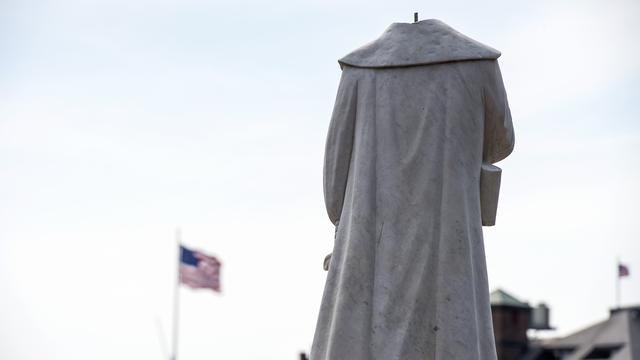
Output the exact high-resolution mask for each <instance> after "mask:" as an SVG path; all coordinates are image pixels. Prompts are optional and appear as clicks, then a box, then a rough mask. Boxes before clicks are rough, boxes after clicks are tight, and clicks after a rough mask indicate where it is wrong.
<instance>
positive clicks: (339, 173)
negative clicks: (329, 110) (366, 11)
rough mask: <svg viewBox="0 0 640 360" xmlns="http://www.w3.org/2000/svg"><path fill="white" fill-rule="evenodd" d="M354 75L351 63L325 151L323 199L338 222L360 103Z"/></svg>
mask: <svg viewBox="0 0 640 360" xmlns="http://www.w3.org/2000/svg"><path fill="white" fill-rule="evenodd" d="M354 75H355V74H353V69H350V68H349V67H345V69H344V71H343V72H342V77H341V78H340V86H339V87H338V95H337V98H336V102H335V105H334V108H333V115H332V116H331V122H330V124H329V132H328V134H327V143H326V147H325V153H324V176H323V180H324V181H323V183H324V200H325V205H326V207H327V213H328V215H329V219H330V220H331V222H332V223H333V224H335V225H337V224H338V222H339V221H340V214H341V213H342V206H343V203H344V196H345V192H346V188H347V179H348V177H349V166H350V163H351V154H352V149H353V140H354V131H355V122H356V104H357V81H356V79H355V76H354Z"/></svg>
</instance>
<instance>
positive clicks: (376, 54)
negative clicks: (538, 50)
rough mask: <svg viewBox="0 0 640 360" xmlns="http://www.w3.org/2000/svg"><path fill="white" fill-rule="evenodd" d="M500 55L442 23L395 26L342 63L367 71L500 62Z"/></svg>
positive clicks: (426, 21)
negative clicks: (454, 63)
mask: <svg viewBox="0 0 640 360" xmlns="http://www.w3.org/2000/svg"><path fill="white" fill-rule="evenodd" d="M498 57H500V52H499V51H497V50H496V49H493V48H491V47H489V46H487V45H484V44H481V43H479V42H478V41H475V40H473V39H471V38H470V37H467V36H465V35H463V34H462V33H460V32H458V31H456V30H455V29H453V28H452V27H450V26H448V25H447V24H445V23H443V22H442V21H440V20H435V19H432V20H423V21H420V22H417V23H413V24H406V23H394V24H391V26H389V27H388V28H387V30H386V31H385V32H384V33H383V34H382V36H380V37H379V38H378V39H376V40H374V41H372V42H370V43H368V44H367V45H364V46H362V47H361V48H359V49H357V50H355V51H353V52H351V53H350V54H348V55H347V56H345V57H343V58H342V59H340V60H338V63H340V67H344V65H349V66H354V67H363V68H389V67H403V66H417V65H428V64H437V63H444V62H451V61H465V60H485V59H493V60H495V59H497V58H498Z"/></svg>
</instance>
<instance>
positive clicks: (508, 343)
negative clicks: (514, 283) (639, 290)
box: [491, 289, 640, 360]
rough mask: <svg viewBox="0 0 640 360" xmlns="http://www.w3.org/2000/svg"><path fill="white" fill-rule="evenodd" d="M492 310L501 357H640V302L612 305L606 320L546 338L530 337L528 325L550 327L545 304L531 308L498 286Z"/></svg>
mask: <svg viewBox="0 0 640 360" xmlns="http://www.w3.org/2000/svg"><path fill="white" fill-rule="evenodd" d="M491 310H492V316H493V327H494V333H495V338H496V349H497V352H498V359H499V360H582V359H594V360H595V359H599V360H604V359H611V360H640V306H633V307H625V308H618V309H612V310H611V311H610V315H609V319H607V320H604V321H601V322H599V323H597V324H595V325H592V326H590V327H588V328H586V329H583V330H580V331H578V332H575V333H573V334H570V335H568V336H565V337H561V338H553V339H544V340H532V339H529V338H528V337H527V330H528V329H538V330H543V329H550V327H549V309H548V308H547V307H546V306H545V305H544V304H541V305H539V306H538V307H535V308H532V307H531V306H529V304H528V303H526V302H522V301H520V300H518V299H517V298H515V297H514V296H513V295H511V294H508V293H507V292H505V291H504V290H500V289H499V290H496V291H494V292H492V293H491Z"/></svg>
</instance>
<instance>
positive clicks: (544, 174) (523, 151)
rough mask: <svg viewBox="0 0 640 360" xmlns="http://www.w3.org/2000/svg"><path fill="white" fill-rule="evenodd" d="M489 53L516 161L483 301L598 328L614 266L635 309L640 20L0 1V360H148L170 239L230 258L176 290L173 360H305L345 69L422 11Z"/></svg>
mask: <svg viewBox="0 0 640 360" xmlns="http://www.w3.org/2000/svg"><path fill="white" fill-rule="evenodd" d="M414 11H418V12H420V16H421V18H423V19H424V18H438V19H441V20H443V21H445V22H447V23H448V24H450V25H451V26H453V27H455V28H456V29H458V30H460V31H462V32H464V33H466V34H467V35H469V36H471V37H474V38H476V39H478V40H480V41H482V42H484V43H487V44H489V45H491V46H493V47H495V48H497V49H499V50H501V51H502V53H503V56H502V57H501V58H500V62H501V66H502V72H503V77H504V80H505V85H506V88H507V91H508V94H509V100H510V103H511V108H512V113H513V117H514V125H515V129H516V150H515V152H514V153H513V155H512V156H511V157H509V158H508V159H506V160H505V161H503V162H501V164H500V166H501V167H502V168H503V171H504V174H503V189H502V193H501V202H500V207H499V213H498V224H497V226H496V227H495V228H491V229H486V231H485V243H486V249H487V260H488V267H489V276H490V283H491V284H490V285H491V287H492V288H495V287H503V288H505V289H506V290H507V291H510V292H512V293H513V294H514V295H516V296H519V297H520V298H522V299H523V300H528V301H531V302H532V303H537V302H538V301H545V302H547V303H548V305H549V306H550V307H551V316H552V325H555V326H556V327H557V328H558V331H557V332H555V333H553V334H563V333H566V332H570V331H573V330H576V329H577V328H579V327H581V326H585V325H588V324H590V323H592V322H595V321H598V320H600V319H603V318H604V317H606V316H607V311H608V310H607V309H608V307H610V306H611V305H612V304H613V301H614V285H615V258H616V256H619V257H620V258H621V259H622V261H623V262H626V263H627V264H629V266H630V268H631V275H632V276H631V277H630V278H627V279H624V280H623V283H622V290H623V294H622V300H623V303H624V304H637V303H640V276H638V275H637V274H640V246H639V245H638V240H639V239H640V230H639V228H638V216H639V214H640V190H639V189H638V186H637V184H638V183H640V123H639V122H638V119H639V118H640V105H639V101H640V45H639V44H638V41H637V38H638V35H640V4H638V3H637V2H636V1H632V0H612V1H606V2H603V1H564V2H558V1H551V0H544V1H536V2H527V3H521V2H513V1H485V2H464V1H447V2H438V3H432V2H425V1H395V2H382V1H342V2H339V1H310V2H300V1H285V0H280V1H270V2H255V1H234V2H227V3H222V2H206V1H195V0H187V1H180V2H178V1H163V0H161V1H150V0H139V1H124V0H111V1H100V0H92V1H80V0H75V1H74V0H65V1H46V0H43V1H29V0H27V1H17V0H16V1H14V0H5V1H4V2H2V3H1V4H0V54H2V55H1V56H0V225H1V226H0V293H1V294H2V296H0V319H2V321H0V357H2V358H3V359H4V358H6V359H42V358H64V359H87V358H90V359H113V358H118V359H141V358H144V359H154V358H155V359H161V358H162V350H161V344H160V341H158V336H157V329H156V327H155V321H156V320H155V319H156V318H158V319H160V322H161V323H162V326H163V328H164V332H165V336H166V337H168V335H169V334H168V332H169V330H170V328H169V326H170V314H171V294H172V286H173V278H174V272H175V267H174V266H175V258H174V256H175V253H174V252H175V247H174V245H175V244H174V238H173V233H174V229H175V228H176V226H181V227H182V229H183V237H184V242H185V244H187V245H190V246H193V247H196V248H201V249H205V250H207V251H208V252H210V253H213V254H216V255H218V256H219V257H220V258H221V260H222V261H223V264H224V265H223V266H224V267H223V276H224V277H223V287H224V294H223V295H222V296H218V295H214V294H211V293H208V292H193V291H189V290H186V289H185V290H182V293H181V295H182V305H183V307H182V309H183V310H182V315H183V317H182V339H181V360H183V359H184V360H190V359H194V360H195V359H211V358H214V359H239V360H242V359H267V360H268V359H273V360H276V359H277V360H282V359H295V358H296V354H297V352H298V351H300V350H308V348H309V347H310V345H311V339H312V336H313V330H314V326H315V321H316V316H317V311H318V306H319V302H320V297H321V293H322V287H323V284H324V277H325V273H324V272H323V271H321V263H322V259H323V257H324V255H325V254H326V253H328V252H329V251H330V250H331V245H332V239H333V229H332V227H331V224H330V223H329V221H328V219H327V218H326V214H325V210H324V204H323V200H322V187H321V185H322V184H321V183H322V156H323V150H324V137H325V133H326V129H327V126H328V120H329V116H330V114H331V109H332V107H333V101H334V99H335V93H336V89H337V84H338V79H339V76H340V70H339V67H338V64H337V62H336V60H337V59H338V58H339V57H341V56H342V55H344V54H346V53H347V52H349V51H350V50H352V49H354V48H356V47H358V46H360V45H362V44H363V43H365V42H366V41H369V40H372V39H373V38H375V37H377V36H378V35H379V34H380V33H381V32H382V31H383V30H384V29H385V28H386V27H387V26H388V25H389V24H390V23H392V22H408V21H411V20H412V18H413V12H414Z"/></svg>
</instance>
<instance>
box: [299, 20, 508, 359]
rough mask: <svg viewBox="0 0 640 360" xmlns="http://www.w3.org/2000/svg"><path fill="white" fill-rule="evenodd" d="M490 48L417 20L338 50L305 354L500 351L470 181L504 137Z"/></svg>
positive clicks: (499, 151)
mask: <svg viewBox="0 0 640 360" xmlns="http://www.w3.org/2000/svg"><path fill="white" fill-rule="evenodd" d="M499 56H500V53H499V52H498V51H496V50H494V49H492V48H490V47H488V46H485V45H482V44H480V43H478V42H476V41H474V40H472V39H470V38H468V37H466V36H464V35H462V34H460V33H458V32H457V31H455V30H453V29H452V28H450V27H449V26H447V25H445V24H444V23H442V22H440V21H438V20H425V21H421V22H418V23H415V24H401V23H396V24H393V25H391V26H390V27H389V28H388V29H387V30H386V32H385V33H384V34H383V35H382V36H381V37H380V38H379V39H377V40H375V41H374V42H372V43H370V44H368V45H365V46H364V47H362V48H360V49H358V50H356V51H354V52H353V53H351V54H349V55H347V56H346V57H344V58H343V59H341V60H340V61H339V63H340V65H341V67H342V78H341V80H340V86H339V89H338V95H337V100H336V103H335V108H334V111H333V116H332V119H331V124H330V127H329V133H328V136H327V144H326V153H325V164H324V193H325V200H326V205H327V210H328V213H329V218H330V219H331V221H332V222H333V223H334V224H336V226H337V233H336V239H335V244H334V249H333V258H332V259H331V263H330V267H329V272H328V276H327V281H326V285H325V290H324V295H323V299H322V304H321V308H320V315H319V319H318V323H317V327H316V333H315V337H314V340H313V346H312V350H311V360H394V359H398V360H414V359H415V360H418V359H441V360H460V359H495V358H496V350H495V344H494V338H493V328H492V322H491V309H490V305H489V292H488V284H487V269H486V263H485V254H484V246H483V238H482V223H481V214H480V209H481V206H480V190H479V189H480V185H479V183H480V171H481V166H482V164H483V163H486V164H491V163H495V162H497V161H500V160H502V159H504V158H505V157H507V155H509V154H510V153H511V151H512V149H513V142H514V136H513V129H512V123H511V115H510V111H509V107H508V104H507V98H506V94H505V90H504V86H503V83H502V78H501V75H500V70H499V67H498V62H497V60H496V59H497V58H498V57H499Z"/></svg>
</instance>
